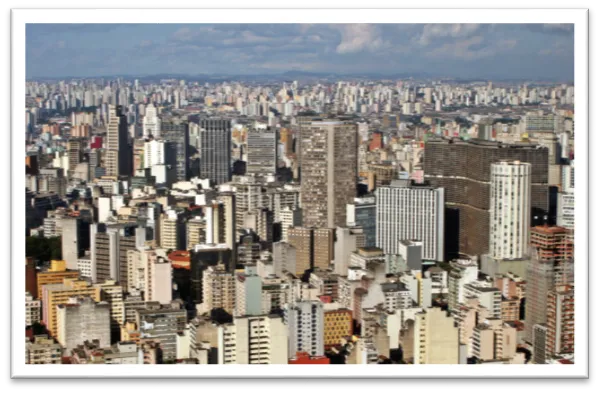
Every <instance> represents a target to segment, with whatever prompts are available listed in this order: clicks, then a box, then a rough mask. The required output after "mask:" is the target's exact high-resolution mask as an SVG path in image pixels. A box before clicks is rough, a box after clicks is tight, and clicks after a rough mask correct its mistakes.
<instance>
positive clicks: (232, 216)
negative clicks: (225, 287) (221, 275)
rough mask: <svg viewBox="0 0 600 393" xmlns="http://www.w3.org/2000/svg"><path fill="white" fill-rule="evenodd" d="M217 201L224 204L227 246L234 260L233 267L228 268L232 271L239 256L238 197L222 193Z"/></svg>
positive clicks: (227, 192)
mask: <svg viewBox="0 0 600 393" xmlns="http://www.w3.org/2000/svg"><path fill="white" fill-rule="evenodd" d="M217 199H218V200H219V201H220V202H221V203H222V207H223V215H224V218H225V233H224V235H225V244H227V246H228V247H229V248H230V249H231V250H232V252H233V259H232V260H231V266H228V267H227V268H228V269H229V270H231V271H233V269H234V268H235V264H236V256H237V251H236V247H237V239H236V237H237V235H236V197H235V194H234V193H233V192H229V191H223V192H220V193H219V195H218V197H217Z"/></svg>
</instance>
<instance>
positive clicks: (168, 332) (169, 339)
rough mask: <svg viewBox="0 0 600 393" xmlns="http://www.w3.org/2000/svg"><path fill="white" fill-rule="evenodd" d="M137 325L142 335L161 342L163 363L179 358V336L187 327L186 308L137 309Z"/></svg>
mask: <svg viewBox="0 0 600 393" xmlns="http://www.w3.org/2000/svg"><path fill="white" fill-rule="evenodd" d="M136 325H137V326H138V328H139V330H140V336H141V337H143V338H144V339H146V340H157V341H159V342H160V349H161V350H162V360H163V363H172V362H174V361H175V360H177V337H178V336H179V335H181V334H183V332H184V331H185V329H186V325H187V311H186V310H178V309H174V308H170V307H163V306H161V307H160V308H148V309H143V310H137V311H136Z"/></svg>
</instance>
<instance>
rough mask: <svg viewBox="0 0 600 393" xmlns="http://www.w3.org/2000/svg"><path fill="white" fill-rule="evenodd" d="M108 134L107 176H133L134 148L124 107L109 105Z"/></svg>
mask: <svg viewBox="0 0 600 393" xmlns="http://www.w3.org/2000/svg"><path fill="white" fill-rule="evenodd" d="M106 134H107V138H106V139H107V141H106V176H114V177H119V176H131V175H133V148H132V146H131V145H130V143H129V132H128V130H127V116H125V114H124V113H123V107H122V106H120V105H119V106H114V105H109V120H108V127H107V132H106Z"/></svg>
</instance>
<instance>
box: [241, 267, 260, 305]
mask: <svg viewBox="0 0 600 393" xmlns="http://www.w3.org/2000/svg"><path fill="white" fill-rule="evenodd" d="M261 291H262V282H261V279H260V276H259V275H258V271H257V267H256V265H245V266H244V270H243V272H239V273H236V281H235V298H236V299H235V316H238V317H241V316H245V315H260V314H261V312H262V294H261Z"/></svg>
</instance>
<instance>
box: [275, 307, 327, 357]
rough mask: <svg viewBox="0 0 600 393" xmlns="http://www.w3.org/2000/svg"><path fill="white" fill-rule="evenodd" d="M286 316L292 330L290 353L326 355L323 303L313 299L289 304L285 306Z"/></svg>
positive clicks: (290, 334)
mask: <svg viewBox="0 0 600 393" xmlns="http://www.w3.org/2000/svg"><path fill="white" fill-rule="evenodd" d="M284 318H285V323H286V325H287V326H288V328H289V332H290V333H289V340H288V352H289V353H290V354H294V353H296V352H307V353H308V354H309V355H311V356H323V355H324V352H325V346H324V345H325V342H324V314H323V303H321V302H320V301H318V300H313V301H300V302H295V303H293V304H287V305H286V306H285V308H284Z"/></svg>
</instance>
